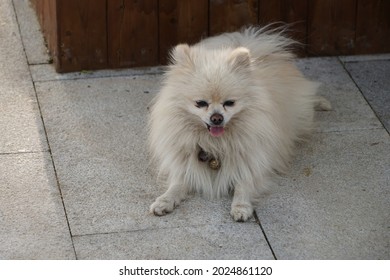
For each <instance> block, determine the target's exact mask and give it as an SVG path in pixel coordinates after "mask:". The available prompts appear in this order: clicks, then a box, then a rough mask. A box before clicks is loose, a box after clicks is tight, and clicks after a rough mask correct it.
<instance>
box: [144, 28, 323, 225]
mask: <svg viewBox="0 0 390 280" xmlns="http://www.w3.org/2000/svg"><path fill="white" fill-rule="evenodd" d="M292 43H293V42H292V40H290V39H288V38H286V37H285V36H283V34H282V32H279V31H272V30H271V31H270V30H267V29H265V28H254V27H251V28H247V29H244V30H242V31H241V32H234V33H226V34H223V35H219V36H216V37H212V38H208V39H206V40H203V41H201V42H200V43H198V44H196V45H193V46H188V45H186V44H182V45H178V46H176V47H175V48H174V49H173V51H172V64H171V65H170V68H169V71H168V72H167V73H166V76H165V82H164V85H163V87H162V89H161V91H160V92H159V93H158V95H157V96H156V98H155V100H154V104H153V106H152V109H151V118H150V123H149V125H150V133H149V144H150V148H151V154H152V157H153V159H154V160H155V161H156V163H157V166H158V169H159V174H160V175H163V178H164V179H165V180H166V182H167V184H168V190H167V191H166V192H165V193H164V194H163V195H161V196H160V197H158V198H157V199H156V201H155V202H154V203H153V204H152V205H151V208H150V210H151V212H152V213H154V214H155V215H159V216H160V215H165V214H167V213H169V212H171V211H173V209H174V208H175V207H176V206H177V205H179V203H180V202H181V201H183V200H184V199H185V198H186V197H187V195H188V194H189V193H190V192H193V191H196V192H199V193H201V194H203V195H204V196H206V197H208V198H218V197H221V196H223V195H227V194H229V193H233V201H232V205H231V215H232V217H233V219H234V220H236V221H246V220H247V219H248V218H250V217H251V216H252V214H253V203H254V202H255V201H256V198H258V196H259V194H260V193H261V190H264V188H265V187H266V186H267V185H268V184H269V182H270V181H269V180H270V177H271V175H272V174H275V173H277V172H283V171H284V170H285V169H286V167H287V166H288V162H289V159H290V157H291V155H292V153H293V149H294V144H295V142H296V141H298V140H300V139H302V136H304V135H307V134H308V133H309V132H310V131H311V129H312V128H313V115H314V107H316V106H318V107H319V108H320V109H323V110H327V109H330V104H329V102H328V101H327V100H325V99H323V98H321V97H318V96H316V95H315V93H316V90H317V87H318V85H317V83H314V82H311V81H308V80H306V79H305V78H304V77H303V75H302V74H301V72H300V71H299V70H298V69H297V68H296V66H295V65H294V64H293V58H294V56H293V55H292V53H291V52H290V51H289V47H290V46H291V44H292Z"/></svg>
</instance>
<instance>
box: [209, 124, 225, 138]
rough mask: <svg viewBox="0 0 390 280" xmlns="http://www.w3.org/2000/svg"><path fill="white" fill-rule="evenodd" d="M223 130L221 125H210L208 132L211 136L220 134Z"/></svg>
mask: <svg viewBox="0 0 390 280" xmlns="http://www.w3.org/2000/svg"><path fill="white" fill-rule="evenodd" d="M224 132H225V129H224V128H223V126H212V127H210V133H211V135H212V136H215V137H217V136H221V135H222V134H223V133H224Z"/></svg>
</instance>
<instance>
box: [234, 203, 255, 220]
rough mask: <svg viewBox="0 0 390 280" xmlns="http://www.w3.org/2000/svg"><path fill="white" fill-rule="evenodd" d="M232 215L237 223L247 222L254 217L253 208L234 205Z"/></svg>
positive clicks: (244, 205)
mask: <svg viewBox="0 0 390 280" xmlns="http://www.w3.org/2000/svg"><path fill="white" fill-rule="evenodd" d="M230 214H231V215H232V217H233V219H234V220H235V221H236V222H245V221H247V220H248V219H249V218H250V217H252V215H253V207H252V205H249V204H237V205H233V206H232V210H231V212H230Z"/></svg>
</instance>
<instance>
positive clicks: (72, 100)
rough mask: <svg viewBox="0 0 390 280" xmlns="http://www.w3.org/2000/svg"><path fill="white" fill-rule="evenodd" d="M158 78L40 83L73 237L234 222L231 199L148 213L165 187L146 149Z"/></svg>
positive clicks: (191, 202) (196, 201) (190, 202)
mask: <svg viewBox="0 0 390 280" xmlns="http://www.w3.org/2000/svg"><path fill="white" fill-rule="evenodd" d="M160 80H161V76H156V75H151V76H148V75H147V76H134V77H115V78H100V79H88V80H69V81H57V82H42V83H37V84H36V89H37V92H38V96H39V99H40V102H41V108H42V114H43V118H44V119H45V124H46V129H47V134H48V138H49V141H50V146H51V151H52V153H53V159H54V162H55V165H56V170H57V174H58V179H59V182H60V186H61V189H62V194H63V198H64V202H65V205H66V209H67V212H68V218H69V222H70V226H71V229H72V233H73V234H74V235H86V234H96V233H107V232H118V231H130V230H142V229H156V228H167V227H178V226H185V225H205V224H208V223H216V224H221V223H233V221H232V219H231V218H230V215H229V212H230V203H231V201H230V200H229V199H226V200H222V201H206V200H204V199H202V198H200V197H197V196H195V197H194V198H191V199H189V200H188V201H187V202H185V203H183V204H182V205H181V206H180V207H179V209H177V211H175V212H174V213H172V214H170V215H168V216H165V217H155V216H153V215H151V214H150V213H149V206H150V204H151V203H152V202H153V201H154V200H155V198H157V197H158V196H159V195H161V194H162V193H163V192H164V191H165V188H166V186H164V185H161V184H159V183H158V182H157V180H156V178H155V172H154V171H153V169H152V167H151V165H150V163H149V158H148V153H147V147H146V133H147V129H146V123H147V120H148V106H149V104H150V101H151V99H152V98H153V96H154V95H155V93H156V91H157V90H158V88H159V87H160ZM252 222H254V220H252Z"/></svg>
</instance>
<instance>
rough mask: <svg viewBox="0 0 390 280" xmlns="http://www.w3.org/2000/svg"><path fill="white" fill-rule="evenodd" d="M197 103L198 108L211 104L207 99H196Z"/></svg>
mask: <svg viewBox="0 0 390 280" xmlns="http://www.w3.org/2000/svg"><path fill="white" fill-rule="evenodd" d="M195 103H196V105H195V106H196V107H198V108H203V107H208V106H209V104H208V103H207V102H206V101H204V100H198V101H195Z"/></svg>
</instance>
